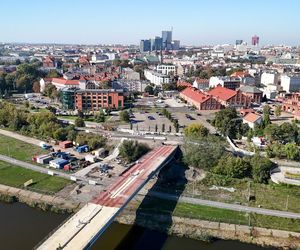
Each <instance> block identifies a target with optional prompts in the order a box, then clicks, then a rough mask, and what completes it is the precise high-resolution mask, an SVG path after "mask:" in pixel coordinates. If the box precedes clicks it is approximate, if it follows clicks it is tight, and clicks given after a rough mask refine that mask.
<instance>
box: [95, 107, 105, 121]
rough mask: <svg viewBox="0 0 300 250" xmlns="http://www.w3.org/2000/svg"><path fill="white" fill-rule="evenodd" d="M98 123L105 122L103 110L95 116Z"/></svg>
mask: <svg viewBox="0 0 300 250" xmlns="http://www.w3.org/2000/svg"><path fill="white" fill-rule="evenodd" d="M95 120H96V122H105V114H104V112H103V110H102V109H100V110H99V112H98V113H97V114H96V115H95Z"/></svg>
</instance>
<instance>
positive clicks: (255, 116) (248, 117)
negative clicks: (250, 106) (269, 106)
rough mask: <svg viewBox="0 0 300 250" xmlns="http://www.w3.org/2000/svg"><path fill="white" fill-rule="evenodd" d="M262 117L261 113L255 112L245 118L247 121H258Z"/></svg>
mask: <svg viewBox="0 0 300 250" xmlns="http://www.w3.org/2000/svg"><path fill="white" fill-rule="evenodd" d="M260 118H261V116H260V115H257V114H254V113H248V114H247V115H245V117H244V118H243V119H244V120H246V121H247V122H256V121H257V120H258V119H260Z"/></svg>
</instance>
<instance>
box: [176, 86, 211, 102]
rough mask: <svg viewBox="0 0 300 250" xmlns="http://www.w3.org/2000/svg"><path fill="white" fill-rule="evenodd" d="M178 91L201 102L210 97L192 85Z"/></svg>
mask: <svg viewBox="0 0 300 250" xmlns="http://www.w3.org/2000/svg"><path fill="white" fill-rule="evenodd" d="M180 93H181V94H182V95H185V96H186V97H188V98H190V99H192V100H194V101H196V102H199V103H203V102H205V101H207V100H208V99H210V98H211V96H209V95H206V94H204V93H203V92H201V91H200V90H197V89H195V88H192V87H187V88H185V89H184V90H182V91H181V92H180Z"/></svg>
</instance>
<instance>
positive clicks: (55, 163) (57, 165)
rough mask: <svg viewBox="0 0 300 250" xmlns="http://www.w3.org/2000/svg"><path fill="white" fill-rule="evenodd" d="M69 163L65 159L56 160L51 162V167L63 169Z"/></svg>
mask: <svg viewBox="0 0 300 250" xmlns="http://www.w3.org/2000/svg"><path fill="white" fill-rule="evenodd" d="M68 163H69V161H67V160H65V159H60V158H57V159H54V160H52V161H50V163H49V166H50V167H52V168H59V169H61V168H63V167H64V166H65V165H67V164H68Z"/></svg>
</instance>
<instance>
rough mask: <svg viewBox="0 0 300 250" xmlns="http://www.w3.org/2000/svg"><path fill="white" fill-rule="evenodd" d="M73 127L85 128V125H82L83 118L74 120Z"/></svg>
mask: <svg viewBox="0 0 300 250" xmlns="http://www.w3.org/2000/svg"><path fill="white" fill-rule="evenodd" d="M75 126H76V127H80V128H81V127H85V123H84V120H83V118H81V117H78V118H76V120H75Z"/></svg>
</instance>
